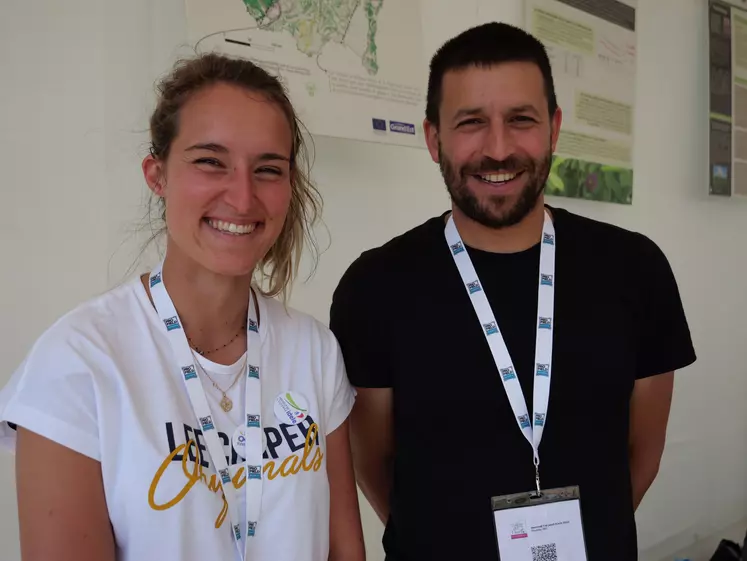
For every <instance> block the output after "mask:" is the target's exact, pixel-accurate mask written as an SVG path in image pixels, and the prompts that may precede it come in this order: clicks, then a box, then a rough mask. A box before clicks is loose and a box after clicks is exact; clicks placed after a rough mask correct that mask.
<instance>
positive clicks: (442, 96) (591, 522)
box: [330, 23, 695, 561]
mask: <svg viewBox="0 0 747 561" xmlns="http://www.w3.org/2000/svg"><path fill="white" fill-rule="evenodd" d="M561 121H562V112H561V108H560V107H558V105H557V100H556V96H555V90H554V85H553V78H552V72H551V67H550V63H549V60H548V56H547V53H546V51H545V49H544V48H543V46H542V44H541V43H540V42H539V41H538V40H537V39H536V38H534V37H532V36H531V35H529V34H527V33H525V32H524V31H522V30H520V29H518V28H515V27H512V26H510V25H506V24H502V23H488V24H485V25H481V26H478V27H474V28H472V29H469V30H467V31H465V32H463V33H461V34H460V35H458V36H456V37H454V38H453V39H451V40H449V41H448V42H446V43H445V44H444V45H443V46H442V47H441V48H440V49H439V50H438V52H437V53H436V54H435V55H434V57H433V59H432V61H431V64H430V76H429V82H428V95H427V108H426V118H425V121H424V130H425V133H426V138H427V144H428V148H429V152H430V155H431V157H432V158H433V160H434V162H436V163H438V165H439V167H440V170H441V173H442V175H443V178H444V182H445V183H446V188H447V189H448V193H449V195H450V198H451V203H452V204H451V209H450V210H448V211H446V212H444V213H443V214H442V215H439V216H434V217H432V218H430V219H429V220H427V221H426V222H424V223H423V224H421V225H419V226H416V227H414V228H413V229H411V230H409V231H407V232H405V233H403V234H401V235H399V236H397V237H395V238H393V239H391V240H389V241H388V242H387V243H386V244H384V245H382V246H380V247H377V248H373V249H370V250H367V251H365V252H364V253H363V254H362V255H360V257H358V258H357V259H356V260H355V261H354V262H353V263H352V264H351V265H350V267H349V268H348V270H347V271H346V272H345V274H344V276H343V278H342V279H341V281H340V283H339V285H338V287H337V289H336V290H335V293H334V297H333V303H332V307H331V312H330V326H331V328H332V330H333V331H334V333H335V335H336V336H337V338H338V340H339V342H340V346H341V349H342V353H343V356H344V360H345V365H346V368H347V372H348V377H349V379H350V381H351V382H352V384H353V386H355V388H356V390H357V399H356V404H355V406H354V409H353V413H352V418H351V440H352V445H353V456H354V464H355V469H356V476H357V479H358V484H359V486H360V488H361V490H362V491H363V493H364V494H365V496H366V498H367V499H368V501H369V502H370V504H371V505H372V507H373V509H374V510H375V512H376V513H377V514H378V516H379V517H380V518H381V520H382V522H383V523H384V524H385V525H386V529H385V532H384V538H383V545H384V549H385V552H386V559H387V560H388V561H416V560H417V561H436V560H449V561H451V560H454V559H470V560H486V561H487V560H491V561H493V560H496V559H498V558H499V555H500V558H501V559H510V560H514V559H517V560H518V559H536V558H542V559H544V558H548V559H549V558H553V559H554V558H556V557H552V555H555V551H556V550H555V548H556V547H557V548H562V547H566V545H567V544H566V542H567V543H570V541H572V540H575V539H577V538H578V536H581V537H580V538H579V539H580V540H581V541H582V542H583V541H585V544H583V543H582V544H581V545H578V547H577V549H568V550H567V551H568V552H571V553H566V554H565V555H564V556H563V555H561V556H560V557H559V558H561V559H563V558H565V559H574V560H575V559H590V560H592V561H631V560H635V559H637V539H636V526H635V518H634V513H635V510H636V508H637V507H638V505H639V503H640V502H641V500H642V498H643V496H644V494H645V492H646V491H647V489H648V488H649V486H650V485H651V483H652V482H653V480H654V478H655V476H656V475H657V472H658V468H659V463H660V459H661V455H662V451H663V448H664V444H665V434H666V428H667V421H668V417H669V411H670V402H671V397H672V389H673V377H674V371H675V370H678V369H681V368H684V367H685V366H688V365H690V364H691V363H693V362H694V361H695V351H694V349H693V345H692V341H691V337H690V332H689V328H688V324H687V320H686V318H685V314H684V311H683V306H682V302H681V300H680V295H679V291H678V287H677V283H676V281H675V278H674V275H673V273H672V270H671V268H670V265H669V263H668V260H667V258H666V257H665V255H664V254H663V253H662V251H661V250H660V249H659V248H658V246H657V245H656V244H655V243H654V242H653V241H651V240H650V239H649V238H648V237H646V236H644V235H642V234H640V233H635V232H631V231H628V230H625V229H622V228H620V227H617V226H614V225H611V224H606V223H603V222H599V221H595V220H592V219H589V218H585V217H582V216H579V215H577V214H574V213H572V212H569V211H567V210H564V209H560V208H556V207H554V206H550V205H548V204H546V203H545V200H544V194H543V192H544V186H545V182H546V180H547V178H548V174H549V170H550V166H551V160H552V155H553V153H554V151H555V146H556V143H557V140H558V135H559V133H560V127H561ZM569 489H570V490H571V491H570V492H568V493H566V491H567V490H569ZM548 490H549V491H548ZM558 490H560V492H558ZM563 493H566V494H563ZM547 497H550V499H547ZM558 497H560V498H564V499H565V503H564V506H563V508H565V507H566V506H569V505H570V506H571V509H570V510H569V511H568V512H569V513H570V514H568V515H567V516H566V514H562V513H560V511H559V510H557V511H555V510H553V511H551V510H547V511H544V510H541V509H542V508H547V509H550V508H551V507H554V506H557V505H554V504H550V503H552V499H553V498H554V499H557V498H558ZM517 499H518V500H517ZM545 500H547V501H549V502H548V503H547V504H543V501H545ZM512 501H514V503H515V504H513V503H512ZM535 503H536V504H535ZM574 503H575V504H574ZM518 504H522V505H524V507H526V509H525V510H522V509H519V508H517V506H518ZM498 505H503V507H506V505H508V506H513V507H514V510H510V509H509V510H508V511H507V510H505V508H504V510H503V511H501V510H500V507H499V506H498ZM529 507H532V508H534V510H530V509H529ZM503 512H509V514H510V516H514V517H515V519H516V520H515V521H513V522H511V523H510V524H507V523H506V520H507V519H508V518H505V517H503V518H502V516H503V514H501V513H503ZM561 514H562V515H561ZM510 516H509V518H510ZM553 516H555V517H559V521H557V522H555V521H554V519H553ZM574 517H575V518H574ZM537 519H540V522H536V520H537ZM512 520H513V519H512ZM543 520H544V522H542V521H543ZM543 532H544V533H543ZM552 532H556V533H557V532H561V533H562V532H565V534H566V535H565V537H563V536H561V537H560V538H557V539H556V540H555V541H552V540H550V537H551V535H556V534H553V533H552ZM504 533H505V536H504ZM558 535H559V534H558ZM502 536H504V537H505V541H502V540H503V539H504V538H503V537H502ZM543 536H545V537H543ZM574 536H575V537H574ZM543 540H544V541H543ZM563 540H565V541H563ZM550 541H552V543H550ZM525 544H526V545H525ZM563 544H566V545H563ZM512 547H516V548H523V547H525V548H526V551H527V554H526V555H523V554H522V555H519V554H518V553H517V554H515V555H514V554H513V553H512V552H513V551H517V552H518V551H519V549H516V550H514V549H511V548H512ZM568 547H570V546H568ZM521 551H524V550H523V549H522V550H521ZM507 552H508V553H507ZM529 552H531V554H532V557H530V556H529ZM542 555H545V557H542Z"/></svg>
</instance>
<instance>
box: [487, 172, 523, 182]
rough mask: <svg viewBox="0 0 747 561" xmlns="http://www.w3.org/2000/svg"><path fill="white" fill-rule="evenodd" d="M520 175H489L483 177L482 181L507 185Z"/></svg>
mask: <svg viewBox="0 0 747 561" xmlns="http://www.w3.org/2000/svg"><path fill="white" fill-rule="evenodd" d="M517 175H519V174H518V173H489V174H488V175H481V176H480V179H482V180H483V181H487V182H488V183H505V182H506V181H511V180H512V179H513V178H514V177H516V176H517Z"/></svg>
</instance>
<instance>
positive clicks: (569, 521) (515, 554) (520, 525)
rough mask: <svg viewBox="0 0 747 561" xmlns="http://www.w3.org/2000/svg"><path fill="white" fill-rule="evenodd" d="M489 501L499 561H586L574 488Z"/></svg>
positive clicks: (578, 501)
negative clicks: (491, 508) (490, 502)
mask: <svg viewBox="0 0 747 561" xmlns="http://www.w3.org/2000/svg"><path fill="white" fill-rule="evenodd" d="M491 501H492V506H493V520H494V522H495V530H496V535H497V537H498V555H499V558H500V559H501V561H587V556H586V545H585V543H584V532H583V527H582V524H581V501H580V496H579V490H578V487H565V488H562V489H551V490H548V491H542V494H541V495H539V496H538V495H537V493H518V494H516V495H506V496H503V497H493V498H492V499H491Z"/></svg>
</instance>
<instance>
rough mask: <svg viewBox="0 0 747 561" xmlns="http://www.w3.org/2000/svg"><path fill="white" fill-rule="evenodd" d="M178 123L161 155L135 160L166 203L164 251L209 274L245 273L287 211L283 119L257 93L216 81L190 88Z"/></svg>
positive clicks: (287, 149)
mask: <svg viewBox="0 0 747 561" xmlns="http://www.w3.org/2000/svg"><path fill="white" fill-rule="evenodd" d="M178 122H179V126H178V132H177V135H176V137H175V138H174V140H173V142H172V144H171V149H170V151H169V155H168V158H167V160H166V162H165V163H164V162H161V161H158V160H156V159H154V158H153V157H151V156H148V157H146V159H145V161H144V162H143V170H144V173H145V177H146V181H147V182H148V185H149V186H150V187H151V189H152V190H153V192H154V193H156V195H158V196H161V197H163V199H164V201H165V203H166V227H167V230H168V236H169V243H168V247H167V251H168V252H169V253H172V252H177V253H181V254H183V255H184V256H186V257H187V258H188V259H191V260H193V261H194V262H196V263H198V264H200V265H201V266H203V267H205V268H206V269H209V270H210V271H212V272H215V273H217V274H223V275H230V276H244V275H248V274H251V273H252V271H253V270H254V268H255V266H256V265H257V263H258V262H259V260H260V259H262V258H263V257H264V256H265V255H266V254H267V252H268V251H269V250H270V248H271V247H272V245H273V244H274V243H275V241H276V240H277V238H278V236H279V235H280V232H281V231H282V229H283V224H284V223H285V218H286V215H287V213H288V207H289V204H290V199H291V183H290V167H291V166H290V158H291V149H292V135H291V129H290V125H289V123H288V119H287V118H286V117H285V114H284V113H283V111H282V110H281V108H280V107H279V106H278V105H277V104H275V103H273V102H270V101H268V100H267V99H265V98H264V97H263V96H262V95H261V94H259V93H256V92H252V91H249V90H246V89H243V88H240V87H237V86H233V85H228V84H216V85H213V86H209V87H207V88H205V89H203V90H200V91H198V92H197V93H196V94H194V95H193V96H192V97H191V98H190V99H189V100H188V101H187V102H186V103H185V104H184V105H183V106H182V109H181V111H180V112H179V119H178Z"/></svg>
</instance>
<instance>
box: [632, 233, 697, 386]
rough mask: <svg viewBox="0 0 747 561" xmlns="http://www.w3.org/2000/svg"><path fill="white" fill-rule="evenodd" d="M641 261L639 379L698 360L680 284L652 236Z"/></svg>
mask: <svg viewBox="0 0 747 561" xmlns="http://www.w3.org/2000/svg"><path fill="white" fill-rule="evenodd" d="M639 257H640V261H639V267H638V271H639V273H638V274H639V279H640V281H639V282H640V284H639V290H640V293H639V294H640V301H641V305H640V308H639V313H638V318H639V319H638V326H637V329H638V333H639V334H640V335H639V337H638V345H639V347H638V349H639V352H638V369H637V373H636V378H639V379H640V378H646V377H649V376H656V375H658V374H664V373H666V372H671V371H674V370H678V369H681V368H684V367H686V366H689V365H690V364H692V363H693V362H695V360H696V355H695V349H694V347H693V342H692V338H691V335H690V328H689V326H688V322H687V318H686V316H685V311H684V307H683V304H682V299H681V297H680V291H679V287H678V286H677V281H676V279H675V277H674V273H673V271H672V268H671V266H670V264H669V261H668V259H667V258H666V256H665V255H664V253H663V252H662V250H661V249H660V248H659V247H658V246H657V245H656V244H655V243H654V242H653V241H651V240H650V239H648V238H646V237H642V246H641V251H640V256H639Z"/></svg>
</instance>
